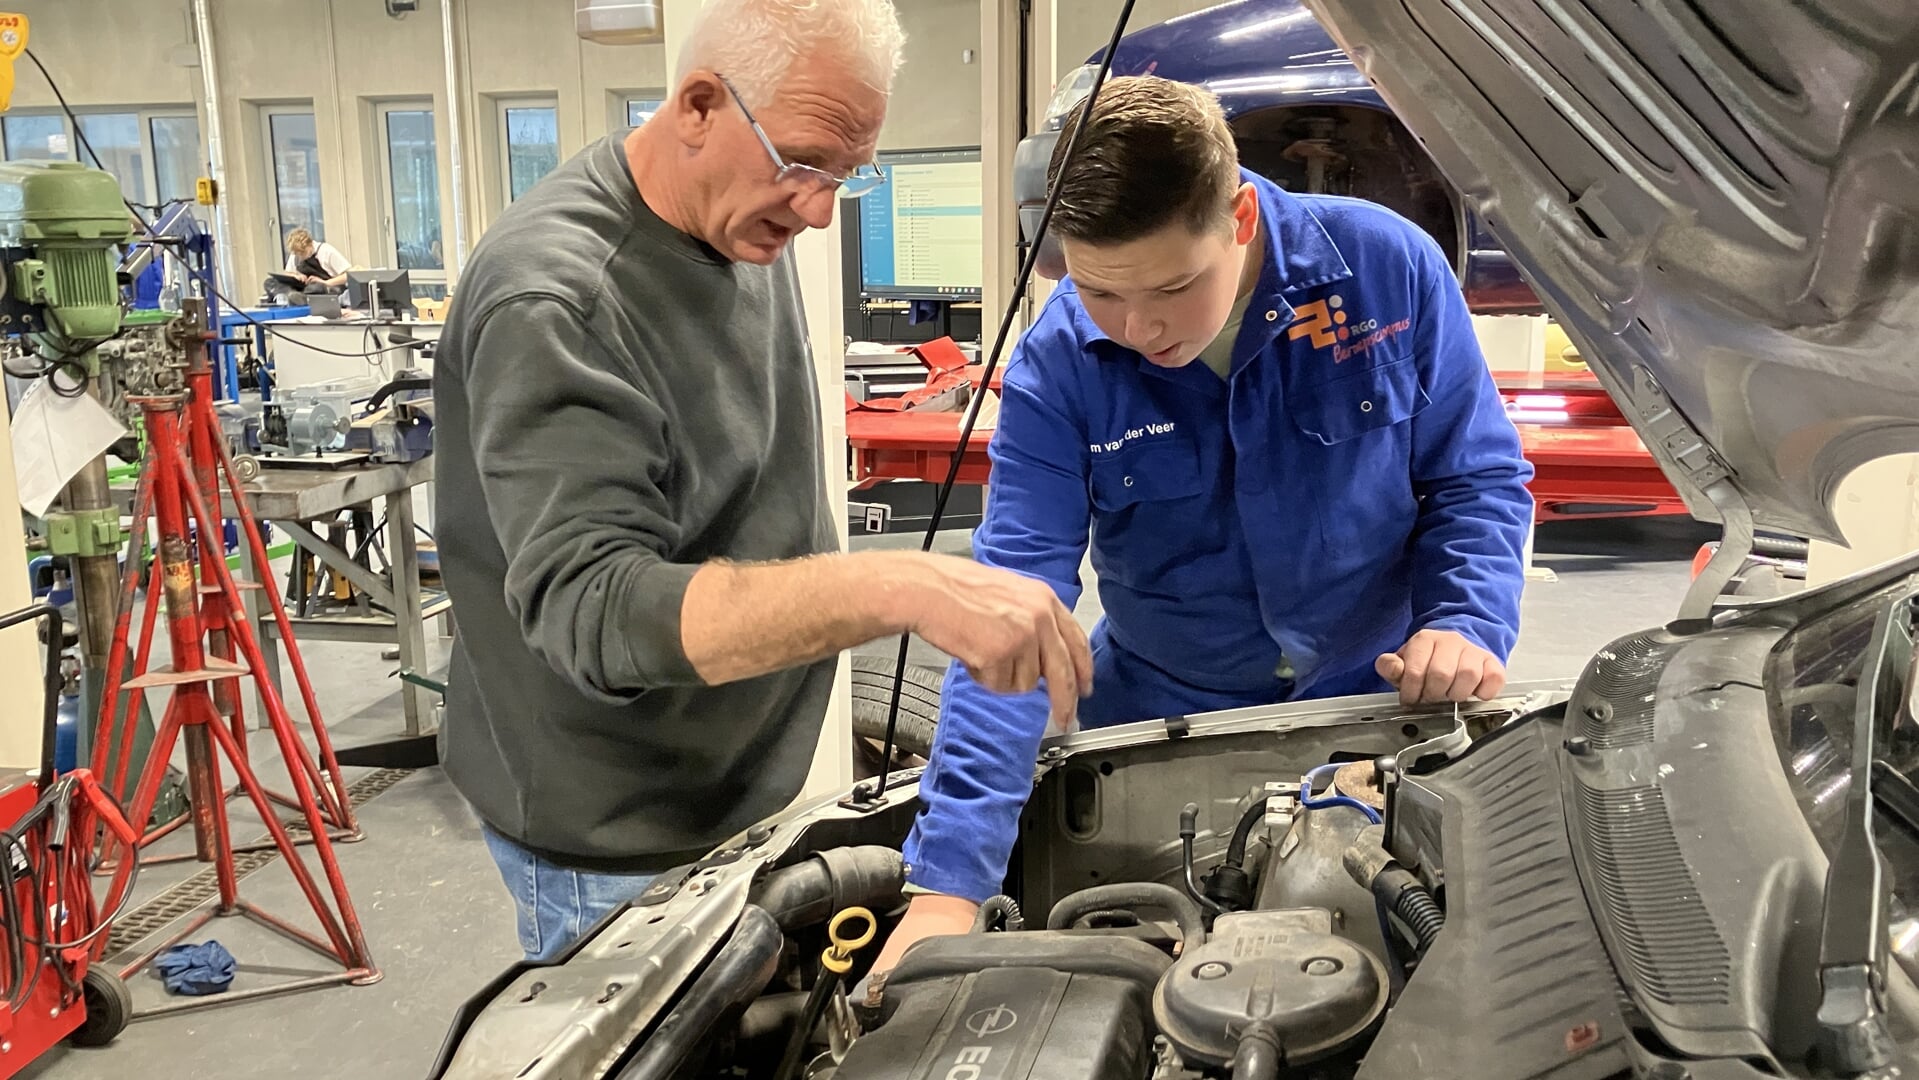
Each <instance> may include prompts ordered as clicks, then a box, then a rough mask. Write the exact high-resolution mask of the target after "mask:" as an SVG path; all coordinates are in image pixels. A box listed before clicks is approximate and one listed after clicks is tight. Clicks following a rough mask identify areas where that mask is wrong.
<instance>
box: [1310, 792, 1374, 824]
mask: <svg viewBox="0 0 1919 1080" xmlns="http://www.w3.org/2000/svg"><path fill="white" fill-rule="evenodd" d="M1299 805H1301V806H1303V807H1305V808H1306V809H1308V810H1322V809H1325V808H1326V807H1329V806H1350V807H1352V808H1353V809H1355V810H1357V811H1359V812H1360V813H1362V814H1365V815H1366V820H1367V821H1370V822H1372V823H1373V824H1374V825H1378V824H1380V823H1381V821H1382V820H1383V819H1382V818H1380V816H1379V811H1377V810H1374V809H1373V808H1372V807H1370V806H1367V805H1366V804H1365V803H1363V802H1360V801H1359V800H1358V799H1349V798H1347V797H1346V796H1344V795H1328V796H1326V797H1325V798H1323V799H1304V800H1301V802H1300V804H1299Z"/></svg>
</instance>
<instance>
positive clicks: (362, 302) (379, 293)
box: [346, 270, 413, 319]
mask: <svg viewBox="0 0 1919 1080" xmlns="http://www.w3.org/2000/svg"><path fill="white" fill-rule="evenodd" d="M346 297H347V305H348V306H350V307H353V308H356V309H358V310H360V311H364V312H367V313H368V314H370V315H380V314H384V313H388V312H390V313H392V315H393V317H394V318H396V319H398V318H401V317H403V316H405V314H406V313H407V312H409V311H411V310H413V281H412V279H411V278H410V277H409V276H408V275H407V272H406V271H405V270H349V271H347V276H346Z"/></svg>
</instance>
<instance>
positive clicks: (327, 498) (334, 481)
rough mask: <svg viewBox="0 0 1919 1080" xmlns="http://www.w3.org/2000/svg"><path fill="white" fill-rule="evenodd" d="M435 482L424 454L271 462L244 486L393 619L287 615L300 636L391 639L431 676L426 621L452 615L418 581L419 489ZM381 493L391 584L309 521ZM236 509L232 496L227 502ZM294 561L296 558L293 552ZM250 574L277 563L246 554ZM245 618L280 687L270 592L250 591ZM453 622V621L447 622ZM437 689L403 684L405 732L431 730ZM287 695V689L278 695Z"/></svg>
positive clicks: (256, 506) (408, 662)
mask: <svg viewBox="0 0 1919 1080" xmlns="http://www.w3.org/2000/svg"><path fill="white" fill-rule="evenodd" d="M432 479H433V459H432V458H431V457H427V458H423V459H421V460H419V461H415V462H411V463H409V464H405V465H370V466H360V467H347V468H340V469H305V468H274V467H269V468H266V469H263V470H262V471H261V473H260V475H259V477H258V478H256V479H254V480H251V481H249V482H248V483H247V485H246V490H247V495H248V498H249V499H250V501H251V502H252V505H253V513H254V515H255V517H257V518H259V519H260V520H262V521H271V522H272V523H273V524H274V525H276V526H278V527H279V528H280V529H281V530H282V531H284V532H285V533H286V534H287V536H289V537H291V538H292V540H293V541H294V543H296V544H298V545H299V546H300V547H301V548H303V549H305V550H306V551H308V552H311V553H312V554H313V555H314V556H315V557H316V558H318V559H319V560H320V562H321V563H323V564H324V565H325V566H326V567H328V568H329V569H331V570H334V571H337V572H338V573H339V574H340V575H342V576H343V577H345V578H346V579H347V580H349V581H351V582H353V584H354V585H356V586H358V587H359V588H360V589H362V590H364V591H365V592H366V594H367V596H368V597H370V598H371V599H372V601H373V602H374V603H376V604H378V605H380V606H381V607H383V608H385V609H386V610H388V611H391V612H393V613H394V614H393V615H392V616H386V615H380V614H377V613H375V614H371V615H361V614H329V615H314V616H307V617H298V616H296V615H295V613H294V611H293V610H289V611H288V612H287V618H288V619H289V621H290V622H291V623H292V626H293V633H294V636H295V637H296V638H297V639H299V640H301V641H354V642H364V643H367V644H380V645H385V644H393V645H396V646H398V648H399V651H400V661H399V662H400V670H401V671H403V672H413V673H418V674H422V675H424V674H425V671H424V670H423V669H424V667H425V665H426V623H427V620H429V619H434V618H440V617H442V616H445V617H448V618H449V620H450V618H451V614H452V611H453V601H452V599H451V598H449V597H448V596H447V595H446V594H445V593H444V592H442V591H439V590H433V591H430V592H429V591H423V590H422V589H421V587H420V558H419V545H418V543H417V538H416V536H415V533H414V520H415V519H414V512H413V495H414V492H415V490H416V489H418V488H419V487H420V486H421V485H422V484H426V483H430V482H431V481H432ZM376 499H377V500H384V503H385V510H386V528H387V538H388V540H387V558H388V561H389V562H390V563H391V564H392V568H393V579H394V580H393V582H392V583H391V584H388V582H387V581H386V580H385V579H383V578H382V577H380V576H379V575H377V574H375V573H373V572H372V571H371V570H369V569H367V568H366V567H364V566H361V565H360V564H359V563H358V562H356V561H354V559H353V557H352V555H351V553H349V552H346V551H342V550H340V549H339V548H338V547H336V546H334V545H333V544H331V543H329V542H328V541H326V540H324V539H322V538H321V537H320V536H318V535H317V534H315V533H314V531H313V529H312V528H311V525H312V523H314V522H316V521H328V520H331V519H332V518H334V517H335V516H336V515H338V514H340V513H341V512H343V511H346V510H350V509H353V508H355V507H361V506H366V505H368V504H371V503H372V502H373V501H374V500H376ZM226 511H227V513H228V514H232V513H234V510H233V507H232V502H231V498H230V497H229V499H228V504H227V507H226ZM296 558H297V555H296ZM247 563H248V567H247V570H248V577H249V578H251V580H254V581H264V580H266V578H265V577H264V576H263V575H266V574H270V573H272V572H273V570H272V568H271V567H265V566H256V565H252V563H253V560H252V558H251V556H250V555H249V557H248V559H247ZM247 607H248V611H247V615H248V617H249V618H251V619H252V620H253V623H254V625H255V626H256V627H258V628H259V636H260V649H261V652H262V653H264V656H265V660H266V666H267V675H268V677H269V678H271V679H272V680H273V685H274V687H275V688H276V689H279V688H280V685H281V683H280V659H279V658H280V648H279V640H280V632H279V626H278V625H277V624H276V623H275V622H274V619H273V615H272V612H271V610H270V609H269V608H268V606H267V602H266V594H265V593H264V592H262V591H260V590H257V589H256V590H252V591H250V592H249V593H248V599H247ZM447 625H449V626H450V625H451V624H450V621H449V623H448V624H447ZM430 693H431V691H429V690H427V689H426V688H425V687H422V686H419V685H417V684H415V683H413V682H409V681H402V682H401V684H400V695H401V697H400V704H401V710H402V713H403V715H404V717H405V723H406V734H407V735H410V736H412V735H422V734H426V733H428V732H430V731H432V730H433V724H432V721H431V718H432V717H433V715H434V711H433V702H432V701H431V700H430V699H429V697H428V695H429V694H430ZM282 696H284V695H282Z"/></svg>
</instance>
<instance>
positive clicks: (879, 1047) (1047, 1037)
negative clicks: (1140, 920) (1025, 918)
mask: <svg viewBox="0 0 1919 1080" xmlns="http://www.w3.org/2000/svg"><path fill="white" fill-rule="evenodd" d="M1166 964H1167V960H1166V956H1165V954H1163V953H1161V952H1159V951H1158V950H1157V949H1154V948H1153V947H1152V946H1150V945H1147V944H1145V943H1144V942H1140V941H1135V940H1132V939H1130V938H1113V937H1104V936H1101V935H1092V934H1070V933H1054V932H1047V931H1034V932H1030V933H1021V934H971V935H965V936H959V937H950V938H934V939H930V940H927V941H923V942H921V943H920V944H918V945H916V946H914V947H913V949H912V950H911V951H910V952H908V953H907V955H906V956H905V957H904V958H903V959H902V960H901V961H900V964H899V966H898V967H897V968H895V969H894V970H893V973H892V974H891V975H890V976H889V977H888V978H887V981H886V991H885V993H886V998H885V1004H884V1006H883V1012H882V1015H883V1017H884V1020H883V1022H882V1023H881V1024H880V1026H879V1027H877V1028H876V1029H875V1030H873V1031H870V1032H868V1033H867V1034H866V1035H864V1036H862V1037H861V1038H860V1039H858V1040H857V1041H856V1042H854V1043H853V1046H852V1048H851V1049H849V1050H848V1051H847V1054H846V1058H845V1060H843V1061H842V1062H840V1067H839V1070H838V1072H837V1073H836V1074H835V1076H836V1080H944V1078H946V1077H953V1076H959V1077H965V1078H967V1080H1109V1078H1110V1080H1137V1078H1138V1077H1141V1076H1145V1075H1147V1074H1148V1072H1149V1071H1150V1069H1151V1061H1152V1041H1153V1040H1152V1029H1151V1025H1150V1021H1149V1015H1148V1010H1149V1005H1148V1001H1149V995H1150V994H1151V992H1152V987H1153V984H1154V983H1156V982H1157V981H1158V980H1159V978H1160V976H1161V974H1162V973H1163V972H1164V971H1165V970H1166Z"/></svg>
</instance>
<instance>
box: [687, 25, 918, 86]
mask: <svg viewBox="0 0 1919 1080" xmlns="http://www.w3.org/2000/svg"><path fill="white" fill-rule="evenodd" d="M905 45H906V34H905V32H904V31H902V30H901V29H900V20H899V13H898V12H896V11H894V10H893V4H892V0H707V3H706V4H705V5H704V6H703V7H701V8H700V11H699V14H698V15H697V16H696V17H695V18H694V22H693V28H692V30H691V32H689V33H688V34H687V38H686V43H685V44H684V45H682V46H681V47H680V67H679V71H678V73H677V76H676V77H677V78H679V79H684V78H686V76H687V73H688V72H690V71H693V70H695V69H698V68H704V69H706V70H708V71H715V72H718V73H720V74H722V75H725V76H726V77H727V79H728V81H730V82H732V84H733V85H734V86H736V87H738V88H739V91H740V93H741V94H744V95H745V96H746V97H747V98H748V99H749V101H750V103H752V104H764V103H766V102H767V101H770V100H772V98H773V95H774V94H776V93H777V92H778V91H779V88H780V84H781V83H782V82H784V81H785V79H786V74H787V72H788V71H789V70H791V69H792V67H793V63H794V61H796V60H799V59H800V58H801V57H806V58H808V59H813V58H817V57H822V56H830V57H833V58H835V59H841V60H845V61H846V62H847V64H848V65H849V66H850V67H851V69H852V74H853V76H854V77H855V78H857V79H860V80H861V81H863V82H865V83H866V84H867V85H869V86H871V87H873V88H874V89H876V90H879V91H880V92H882V93H887V94H890V93H892V91H893V76H894V75H895V74H896V73H897V72H898V71H899V67H900V56H901V52H902V50H903V49H904V47H905Z"/></svg>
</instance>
